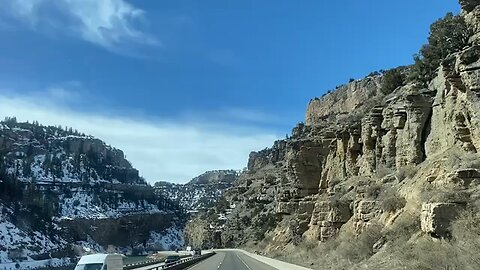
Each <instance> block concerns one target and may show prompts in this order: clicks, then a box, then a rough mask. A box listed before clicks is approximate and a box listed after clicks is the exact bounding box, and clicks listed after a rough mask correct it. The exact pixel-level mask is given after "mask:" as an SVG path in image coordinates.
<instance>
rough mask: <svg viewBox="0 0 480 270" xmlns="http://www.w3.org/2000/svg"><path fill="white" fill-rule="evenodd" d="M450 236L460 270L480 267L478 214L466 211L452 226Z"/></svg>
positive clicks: (479, 223)
mask: <svg viewBox="0 0 480 270" xmlns="http://www.w3.org/2000/svg"><path fill="white" fill-rule="evenodd" d="M452 236H453V239H454V243H455V247H456V248H457V250H458V256H459V261H460V262H461V263H462V267H463V268H462V269H478V266H479V265H480V214H479V213H478V212H473V211H466V212H464V213H463V214H462V215H460V217H459V218H458V219H457V220H456V221H455V222H453V224H452Z"/></svg>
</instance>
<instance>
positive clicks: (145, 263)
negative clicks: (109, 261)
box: [123, 259, 164, 270]
mask: <svg viewBox="0 0 480 270" xmlns="http://www.w3.org/2000/svg"><path fill="white" fill-rule="evenodd" d="M163 261H164V259H162V260H148V261H143V262H138V263H130V264H127V265H125V266H123V270H131V269H135V268H139V267H144V266H149V265H152V264H157V263H162V262H163Z"/></svg>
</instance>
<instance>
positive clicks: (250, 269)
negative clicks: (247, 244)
mask: <svg viewBox="0 0 480 270" xmlns="http://www.w3.org/2000/svg"><path fill="white" fill-rule="evenodd" d="M235 255H237V257H238V258H239V259H240V261H242V263H243V264H244V265H245V266H246V267H247V268H248V270H252V268H250V266H248V265H247V264H246V263H245V261H244V260H243V259H242V258H240V256H238V253H236V252H235Z"/></svg>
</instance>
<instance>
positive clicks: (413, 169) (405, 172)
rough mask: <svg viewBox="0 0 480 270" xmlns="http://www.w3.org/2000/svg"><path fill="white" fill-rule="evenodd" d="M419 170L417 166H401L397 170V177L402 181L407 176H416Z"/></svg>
mask: <svg viewBox="0 0 480 270" xmlns="http://www.w3.org/2000/svg"><path fill="white" fill-rule="evenodd" d="M417 171H418V167H417V166H412V165H406V166H403V167H400V168H399V169H398V171H397V178H398V180H399V181H400V182H401V181H403V180H405V179H407V178H412V177H413V176H415V174H416V173H417Z"/></svg>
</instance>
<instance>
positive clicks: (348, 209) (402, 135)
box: [227, 0, 480, 247]
mask: <svg viewBox="0 0 480 270" xmlns="http://www.w3.org/2000/svg"><path fill="white" fill-rule="evenodd" d="M461 4H462V8H463V11H462V16H463V17H464V18H465V21H466V22H467V24H468V25H469V27H470V28H471V30H472V32H473V33H475V34H474V35H473V36H472V38H471V44H470V46H469V47H468V48H467V47H466V48H464V49H462V50H461V51H459V52H456V53H454V54H451V55H450V56H449V57H448V58H447V59H444V61H443V62H442V65H441V66H440V67H439V69H438V70H437V73H436V77H435V79H434V80H433V81H431V82H430V83H429V85H428V87H423V86H419V85H418V84H415V83H409V84H405V85H403V86H401V87H398V88H396V89H395V90H394V91H393V92H392V93H390V94H388V95H385V94H384V93H382V92H381V90H380V89H381V85H382V82H383V80H384V78H383V76H382V74H375V75H372V76H368V77H367V78H365V79H362V80H357V81H353V82H351V83H349V84H347V85H345V86H342V87H339V88H337V89H336V91H334V92H331V93H328V94H326V95H325V96H323V97H322V98H315V99H313V100H311V101H310V103H309V105H308V108H307V112H306V118H305V123H300V124H298V125H297V126H296V127H295V128H294V129H293V130H292V136H291V137H289V138H287V139H285V140H280V141H277V142H275V143H274V145H273V147H272V148H268V149H264V150H261V151H259V152H253V153H251V154H250V157H249V161H248V170H247V171H246V172H245V173H243V174H242V175H240V178H239V180H238V181H237V185H236V188H235V189H233V190H234V191H232V192H230V193H227V197H228V199H229V200H231V201H235V202H236V203H237V204H239V205H249V208H252V207H259V208H260V209H261V210H259V212H261V213H270V214H272V215H275V216H277V217H278V218H279V221H278V222H277V223H276V225H275V227H274V229H272V230H271V234H269V235H268V236H269V237H270V238H271V239H274V240H273V241H277V243H276V245H277V247H278V246H282V245H288V244H291V243H294V242H295V241H296V240H295V239H296V238H295V237H297V236H298V235H300V237H304V238H307V239H317V240H321V241H324V240H327V239H329V238H331V237H334V236H335V235H336V234H337V233H338V231H339V230H341V228H344V226H345V225H346V224H349V225H348V227H349V228H350V227H351V228H353V230H354V232H355V233H357V234H358V233H361V232H362V231H364V230H365V229H366V228H367V227H369V226H370V225H372V224H373V223H383V224H384V225H385V226H387V224H391V223H394V220H395V215H398V213H400V212H401V211H400V210H401V209H396V208H395V207H400V208H403V207H404V204H401V203H399V204H396V202H395V200H396V199H398V197H399V196H400V195H395V196H392V197H391V198H385V197H383V198H382V196H386V195H385V194H381V193H382V192H383V191H385V190H386V189H388V188H391V187H392V185H396V186H395V189H397V190H396V192H397V193H402V194H401V196H400V197H402V198H403V197H407V198H409V199H410V200H411V201H410V203H411V204H413V205H415V204H418V203H419V202H422V203H428V204H425V205H424V208H423V210H422V217H421V223H422V228H423V231H424V232H427V233H429V234H432V235H439V236H442V237H443V236H444V235H446V233H447V231H446V230H447V229H446V228H447V227H448V225H449V224H450V223H449V222H450V221H451V220H453V219H454V218H455V217H456V213H457V212H458V211H457V210H459V209H460V208H458V207H459V203H465V200H463V201H462V200H460V201H458V202H457V201H455V202H445V201H442V200H439V201H429V200H430V199H432V198H428V199H425V198H418V197H421V196H419V195H418V193H421V192H423V189H427V187H428V188H430V189H434V188H438V187H442V188H452V187H453V186H454V187H457V188H463V189H469V188H473V186H475V185H477V183H478V181H479V175H478V170H477V169H475V168H462V169H458V168H456V169H453V170H452V168H450V167H449V169H450V171H442V175H441V176H440V175H435V176H434V175H428V174H426V172H421V173H420V174H421V177H420V178H419V179H410V180H409V184H408V185H410V186H403V184H404V183H403V182H402V181H404V179H405V178H406V177H410V178H413V175H414V174H415V172H414V173H413V174H410V175H409V176H405V175H406V173H405V171H406V170H407V169H409V168H419V166H420V167H421V166H422V165H423V164H431V163H435V161H436V160H437V159H438V158H439V155H441V154H442V153H444V152H445V151H446V150H449V149H459V151H461V154H460V155H468V154H475V153H477V152H478V151H479V150H480V148H479V147H480V114H479V112H480V48H479V46H478V45H477V44H479V41H478V40H480V39H478V38H477V36H478V33H479V32H480V30H479V29H480V19H479V18H480V16H479V15H478V14H480V3H478V1H473V0H471V1H468V0H464V1H461ZM432 166H433V165H432ZM437 169H438V168H437ZM415 170H416V169H415ZM432 170H434V171H435V170H436V169H432ZM423 173H425V174H423ZM442 179H443V180H442ZM442 181H444V182H442ZM405 185H406V184H405ZM376 189H378V192H377V191H376ZM463 189H462V192H464V191H465V190H463ZM389 200H390V201H389ZM389 203H390V205H389ZM392 205H393V206H392ZM411 207H412V208H415V207H417V208H418V207H419V206H415V207H414V206H411ZM417 208H416V209H417ZM242 209H243V210H242ZM385 209H387V210H385ZM397 210H398V211H400V212H398V211H397ZM236 211H237V212H234V213H233V217H235V216H238V217H241V216H242V215H246V216H247V217H248V218H249V219H251V220H252V223H255V221H256V219H257V216H258V215H252V214H247V211H246V210H245V208H242V207H240V208H239V209H237V210H236ZM242 211H243V212H242ZM257 212H258V211H257ZM255 213H256V212H255ZM257 214H258V213H257ZM418 214H419V213H418ZM287 221H288V222H287ZM292 222H294V224H297V225H296V226H293V227H292V226H291V223H292ZM234 223H235V222H234V221H233V222H231V224H234ZM252 228H253V227H252ZM227 231H229V233H231V234H232V235H236V236H235V237H236V239H238V238H240V240H237V241H240V244H242V243H246V242H248V241H249V239H251V238H249V237H248V236H244V237H243V238H242V237H239V235H242V232H241V230H240V229H235V228H233V227H231V228H228V230H227ZM247 231H248V230H247ZM265 237H266V235H265ZM242 241H243V242H242Z"/></svg>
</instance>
